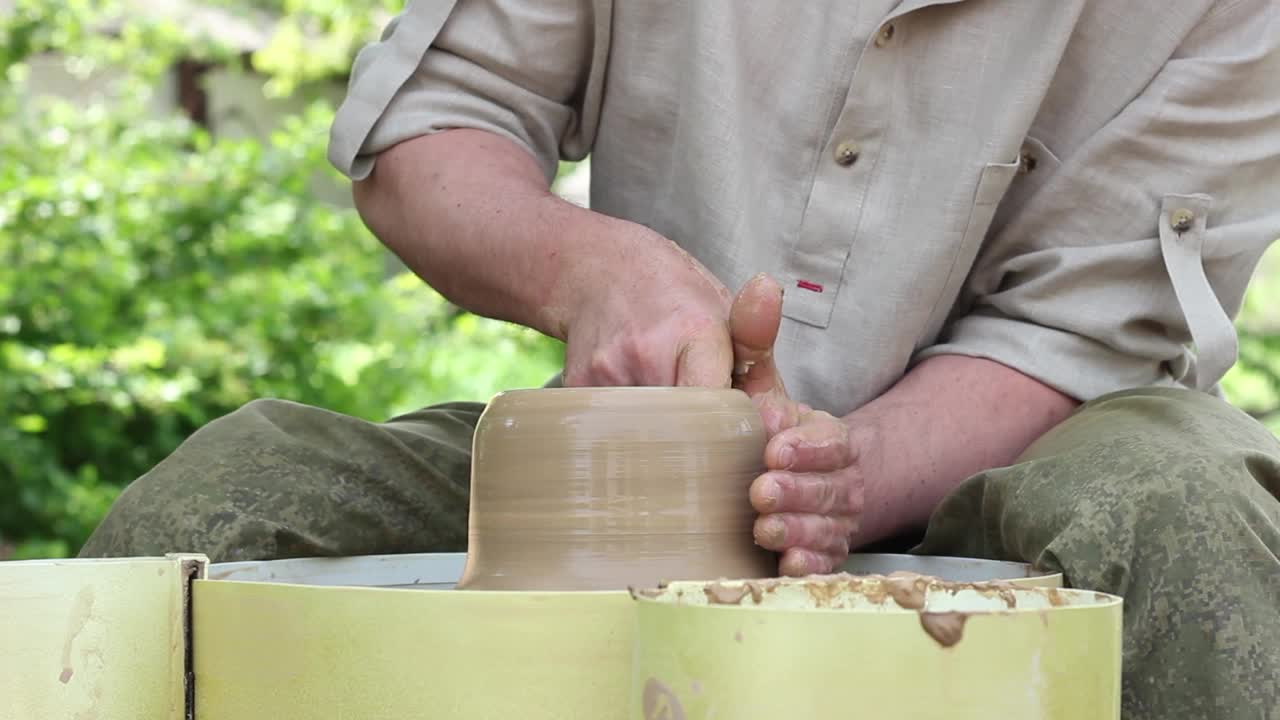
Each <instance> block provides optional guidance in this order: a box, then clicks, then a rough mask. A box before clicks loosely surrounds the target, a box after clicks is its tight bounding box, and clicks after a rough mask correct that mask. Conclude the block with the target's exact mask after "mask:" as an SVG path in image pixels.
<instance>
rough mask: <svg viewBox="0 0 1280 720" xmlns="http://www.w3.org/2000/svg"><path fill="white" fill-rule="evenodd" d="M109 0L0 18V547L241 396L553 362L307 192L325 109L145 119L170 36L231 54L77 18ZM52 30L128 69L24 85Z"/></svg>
mask: <svg viewBox="0 0 1280 720" xmlns="http://www.w3.org/2000/svg"><path fill="white" fill-rule="evenodd" d="M110 9H111V8H110V7H109V5H108V4H106V3H94V2H88V1H87V0H76V1H75V2H72V3H71V4H70V5H67V6H56V5H55V4H50V3H43V2H39V3H36V2H26V1H25V0H24V1H23V2H19V3H18V5H17V11H16V12H15V13H14V14H13V15H11V16H10V17H9V19H8V20H7V22H6V23H5V24H4V25H3V26H0V38H3V39H4V40H5V41H6V42H5V46H4V51H3V52H4V54H3V55H0V72H3V76H4V81H5V84H6V86H7V87H6V88H5V92H3V93H0V448H3V450H2V451H0V499H2V501H0V554H8V555H10V556H14V557H24V556H43V557H48V556H59V555H66V554H70V553H74V552H75V551H76V550H77V548H78V547H79V545H80V543H81V542H82V541H83V540H84V538H85V537H86V536H87V535H88V533H89V532H90V531H91V530H92V528H93V527H95V526H96V524H97V522H98V520H99V519H100V517H101V516H102V514H103V512H105V510H106V508H107V507H108V506H109V504H110V502H111V501H112V500H113V499H114V497H115V496H116V494H117V493H118V492H119V490H120V489H121V487H122V486H123V485H125V484H127V483H128V482H129V481H131V480H132V479H133V478H135V477H137V476H138V475H140V474H141V473H143V472H145V471H146V470H148V469H149V468H150V467H151V466H153V465H154V464H155V463H156V462H158V461H159V460H160V459H161V458H163V457H164V456H165V455H167V454H168V453H169V452H171V451H172V450H173V449H174V448H176V447H177V445H178V444H179V443H180V442H181V441H182V440H183V439H184V438H185V437H186V436H187V435H189V434H190V433H191V432H192V431H194V430H195V429H196V428H198V427H199V426H201V425H202V424H204V423H206V422H208V421H210V420H212V419H214V418H216V417H218V416H219V415H222V414H225V413H227V412H229V411H231V410H233V409H235V408H236V407H238V406H240V405H241V404H243V403H245V402H247V401H249V400H251V399H253V398H255V397H280V398H286V399H290V400H295V401H298V402H304V403H309V404H314V405H318V406H322V407H326V408H329V409H332V410H335V411H338V412H344V413H349V414H352V415H356V416H359V417H364V418H368V419H373V420H381V419H386V418H387V417H389V416H391V415H394V414H396V413H399V412H403V411H406V410H409V409H412V408H415V407H418V406H421V405H424V404H428V403H432V402H439V401H444V400H454V399H480V400H483V399H487V397H488V396H489V395H490V394H492V393H493V392H495V391H496V390H499V389H503V388H508V387H520V386H531V385H537V384H541V383H542V382H544V381H545V380H546V379H547V378H548V377H550V375H551V374H553V373H554V372H555V370H556V369H558V367H559V364H560V362H562V357H563V355H562V351H561V348H560V346H559V344H558V343H555V342H553V341H551V340H549V339H547V338H544V337H542V336H540V335H538V334H536V333H534V332H532V331H528V330H525V329H522V328H517V327H514V326H511V325H507V324H504V323H498V322H494V321H489V320H484V319H481V318H477V317H475V316H471V315H467V314H465V313H459V312H457V310H456V309H455V308H453V307H452V306H450V305H449V304H448V303H447V302H445V301H444V300H443V299H442V298H441V297H440V296H439V295H438V294H436V293H434V292H433V291H431V290H430V289H429V288H427V287H425V286H424V285H423V283H421V281H419V280H418V279H417V278H415V277H413V276H411V275H407V274H401V275H397V276H394V277H387V275H386V272H385V262H384V259H385V253H384V251H383V250H382V249H381V246H380V245H379V244H378V243H377V241H376V240H375V239H374V238H373V237H372V236H371V235H370V234H369V233H368V232H367V231H366V229H365V228H364V227H363V225H362V224H361V223H360V221H359V218H358V217H357V216H356V215H355V213H354V212H352V211H350V210H348V209H343V208H336V207H333V206H331V205H328V204H325V203H324V202H321V201H320V200H318V199H317V198H316V197H315V195H314V194H313V193H312V192H311V187H312V185H313V183H314V182H315V181H316V178H317V177H320V178H323V177H326V176H329V177H332V176H333V175H334V173H333V171H332V170H331V169H330V168H329V167H328V165H327V163H326V161H325V158H324V149H325V148H324V142H325V140H326V138H327V124H328V121H329V118H330V116H331V113H332V108H330V107H328V106H326V105H324V104H323V103H319V104H315V105H313V106H311V107H310V108H309V109H308V110H307V111H306V112H304V113H301V114H299V115H298V116H296V117H290V118H287V119H286V120H285V122H284V123H283V124H282V127H281V128H280V129H279V130H277V131H276V132H275V133H274V134H273V135H272V136H271V137H270V139H269V140H268V141H266V142H261V141H256V140H251V139H239V140H229V139H225V138H215V137H210V136H209V135H208V133H206V132H205V131H204V130H203V129H201V128H199V127H197V126H195V125H193V124H191V123H190V122H189V121H187V120H186V119H184V118H181V117H169V118H159V119H151V118H150V116H149V114H148V113H147V112H145V111H144V110H143V109H142V105H143V103H144V102H145V100H146V95H147V93H148V92H149V90H150V88H153V87H155V86H156V82H155V80H156V77H158V74H159V73H160V72H163V70H164V69H165V68H166V67H167V66H168V64H169V61H171V60H172V59H173V58H176V57H177V56H178V54H179V53H182V54H184V55H188V54H191V53H193V52H198V53H199V56H200V57H201V59H202V60H207V61H221V60H226V59H228V58H231V57H233V56H234V55H233V54H232V53H229V52H226V51H225V50H223V49H219V48H216V47H198V48H195V49H194V50H193V46H192V45H190V44H189V43H187V42H185V41H184V40H183V38H182V34H181V32H180V31H179V30H178V29H177V28H174V27H163V26H159V25H154V26H153V25H147V24H145V23H143V22H141V21H139V22H131V23H126V24H125V25H123V26H122V31H121V32H120V33H118V34H116V35H114V36H100V35H95V34H93V33H90V32H88V31H86V27H89V23H90V22H91V21H92V19H94V18H100V17H102V15H101V13H102V12H105V11H109V10H110ZM46 50H58V51H61V52H63V53H65V54H66V56H67V59H68V62H69V63H80V64H82V65H101V64H105V63H109V64H112V65H116V66H123V67H127V68H130V76H129V77H128V78H126V80H127V81H128V82H126V83H124V84H123V85H122V86H120V87H119V88H118V92H117V95H116V96H115V97H113V98H112V101H111V102H110V103H102V104H96V105H87V104H85V103H82V102H67V101H56V100H50V101H41V102H39V103H33V102H27V101H24V100H21V99H20V98H25V97H29V93H27V92H26V91H27V90H29V89H30V88H26V87H24V86H25V84H26V83H27V82H28V79H27V73H26V71H25V66H24V64H23V61H24V59H25V58H26V57H28V56H29V55H30V54H31V53H35V52H42V51H46ZM165 54H168V56H169V61H164V60H161V59H158V56H164V55H165Z"/></svg>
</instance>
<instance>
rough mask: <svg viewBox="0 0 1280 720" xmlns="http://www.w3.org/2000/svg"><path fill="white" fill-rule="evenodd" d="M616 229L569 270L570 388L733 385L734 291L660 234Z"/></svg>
mask: <svg viewBox="0 0 1280 720" xmlns="http://www.w3.org/2000/svg"><path fill="white" fill-rule="evenodd" d="M611 229H612V230H614V231H615V232H614V236H613V237H610V238H607V239H603V240H602V241H601V248H600V252H599V253H593V254H592V255H591V256H589V257H586V258H582V259H580V261H578V262H579V264H578V266H577V267H575V269H574V270H573V272H572V273H571V275H572V277H573V278H575V280H574V282H573V285H574V287H573V294H572V295H571V297H572V298H573V300H572V301H571V303H572V310H570V311H568V312H566V313H565V315H566V318H567V320H566V322H565V326H566V330H565V337H566V343H567V345H566V348H565V370H564V383H565V385H567V386H593V385H594V386H616V385H649V386H673V385H692V386H701V387H725V388H727V387H729V384H730V372H731V370H732V368H733V347H732V345H731V344H730V341H729V306H730V303H731V302H732V296H731V295H730V293H729V291H728V290H727V289H726V288H725V287H724V285H723V284H721V283H720V281H718V280H716V278H715V277H714V276H712V275H711V273H709V272H708V271H707V270H706V269H705V268H703V267H702V265H701V264H699V263H698V261H697V260H695V259H694V258H693V257H691V256H689V255H688V254H687V253H685V252H684V251H683V250H681V249H680V248H679V247H678V246H676V244H675V243H673V242H671V241H669V240H667V239H666V238H664V237H662V236H660V235H658V234H657V233H654V232H652V231H649V230H648V229H646V228H644V227H641V226H639V225H634V224H631V223H623V222H621V221H617V222H616V224H613V227H612V228H611Z"/></svg>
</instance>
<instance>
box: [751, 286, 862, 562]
mask: <svg viewBox="0 0 1280 720" xmlns="http://www.w3.org/2000/svg"><path fill="white" fill-rule="evenodd" d="M781 322H782V288H781V287H779V286H778V284H777V283H775V282H774V281H773V280H772V279H770V278H769V277H767V276H765V275H758V276H756V277H755V278H752V279H751V280H750V281H749V282H748V283H747V284H746V285H745V286H743V288H742V290H741V291H740V292H739V293H738V296H737V298H735V300H734V302H733V306H732V310H731V315H730V320H729V324H730V330H731V335H732V338H733V343H734V357H735V359H736V361H737V366H736V368H735V378H734V386H735V387H738V388H740V389H742V390H744V391H745V392H746V393H747V395H749V396H750V397H751V399H752V400H753V401H754V402H755V404H756V407H757V408H759V410H760V415H761V418H762V419H763V420H764V425H765V431H766V433H767V434H768V437H769V441H768V444H767V445H766V446H765V458H764V459H765V467H766V468H767V472H765V473H764V474H763V475H761V476H760V477H758V478H756V480H755V482H753V483H752V485H751V492H750V495H751V504H752V505H753V506H754V507H755V509H756V511H757V512H759V513H760V517H759V518H758V519H757V520H756V524H755V533H754V534H755V539H756V543H757V544H759V545H761V546H762V547H765V548H768V549H769V550H774V551H777V552H779V553H781V554H782V557H781V559H780V561H779V566H778V570H779V572H780V573H782V574H783V575H808V574H813V573H828V572H832V571H834V570H835V569H836V568H838V567H839V566H840V564H841V563H843V562H844V560H845V558H846V557H847V556H848V554H849V541H850V537H851V536H852V535H853V533H854V532H855V531H856V530H857V527H858V517H859V514H860V513H861V511H862V506H863V485H864V481H863V476H862V471H861V469H860V466H859V455H860V453H859V452H858V449H857V448H856V447H855V443H854V441H853V440H852V439H851V437H852V433H851V431H850V428H849V427H848V426H847V425H846V424H845V422H844V421H843V420H841V419H839V418H836V417H834V416H832V415H830V414H829V413H826V412H822V411H815V410H813V409H812V408H810V407H808V406H807V405H804V404H803V403H797V402H794V401H792V400H791V399H790V398H789V397H787V391H786V388H785V387H783V383H782V378H781V377H780V376H779V374H778V371H777V367H776V366H775V365H774V361H773V344H774V341H775V340H776V339H777V336H778V326H779V325H780V323H781Z"/></svg>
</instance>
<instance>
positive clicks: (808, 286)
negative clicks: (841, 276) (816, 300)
mask: <svg viewBox="0 0 1280 720" xmlns="http://www.w3.org/2000/svg"><path fill="white" fill-rule="evenodd" d="M796 287H798V288H800V289H801V290H812V291H813V292H816V293H820V292H822V286H821V285H819V284H818V283H815V282H809V281H808V280H797V281H796Z"/></svg>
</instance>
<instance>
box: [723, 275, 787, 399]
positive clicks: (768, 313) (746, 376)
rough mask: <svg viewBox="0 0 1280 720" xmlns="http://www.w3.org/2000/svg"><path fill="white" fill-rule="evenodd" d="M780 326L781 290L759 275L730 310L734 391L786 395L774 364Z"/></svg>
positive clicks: (776, 284)
mask: <svg viewBox="0 0 1280 720" xmlns="http://www.w3.org/2000/svg"><path fill="white" fill-rule="evenodd" d="M781 324H782V287H781V286H780V285H778V283H777V282H776V281H774V279H773V278H771V277H769V276H768V275H766V274H764V273H760V274H759V275H756V276H755V277H753V278H751V279H750V280H748V281H747V283H746V284H745V285H743V286H742V289H741V290H739V291H738V296H737V297H736V298H734V299H733V305H732V306H731V307H730V308H729V336H730V337H731V338H732V339H733V359H734V370H733V373H734V380H735V387H738V388H740V389H741V390H743V391H744V392H746V393H747V395H750V396H752V397H755V396H757V395H761V394H764V393H768V392H770V391H774V390H776V391H777V392H778V393H779V394H785V392H786V391H785V390H784V389H783V387H782V378H781V376H779V375H778V368H777V366H776V365H775V364H774V361H773V344H774V342H775V341H777V339H778V327H779V326H780V325H781Z"/></svg>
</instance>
